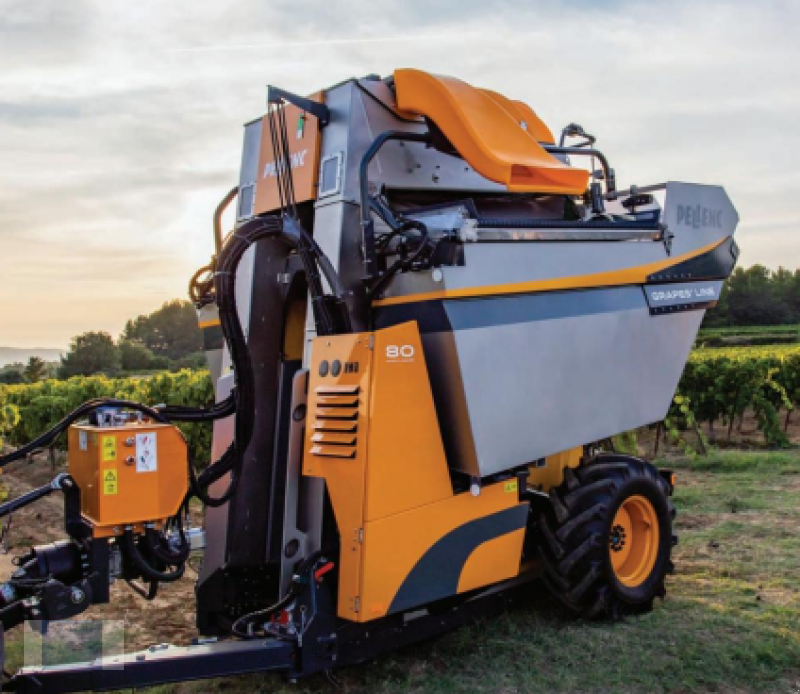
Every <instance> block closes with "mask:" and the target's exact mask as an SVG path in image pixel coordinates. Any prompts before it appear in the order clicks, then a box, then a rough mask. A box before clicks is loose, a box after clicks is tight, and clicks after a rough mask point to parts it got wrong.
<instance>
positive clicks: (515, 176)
mask: <svg viewBox="0 0 800 694" xmlns="http://www.w3.org/2000/svg"><path fill="white" fill-rule="evenodd" d="M394 81H395V86H396V93H397V106H398V107H399V108H401V109H402V110H404V111H409V112H411V113H417V114H420V115H424V116H427V117H428V118H430V119H431V120H432V121H433V122H434V123H436V125H437V126H438V127H439V128H440V129H441V131H442V132H443V133H444V135H445V136H446V137H447V139H448V140H449V141H450V142H451V143H452V145H453V146H454V147H455V148H456V150H457V151H458V152H459V154H461V156H462V157H464V159H466V160H467V162H469V164H471V165H472V167H473V168H474V169H475V170H476V171H477V172H478V173H479V174H481V175H482V176H484V177H486V178H488V179H489V180H490V181H496V182H498V183H502V184H504V185H505V186H506V187H507V188H508V190H510V191H512V192H519V193H562V194H567V195H581V194H582V193H583V192H584V191H585V190H586V186H587V184H588V180H589V173H588V172H587V171H584V170H583V169H578V168H573V167H571V166H568V165H567V164H564V163H563V162H561V161H559V160H558V159H556V158H555V157H553V156H552V155H550V154H549V153H548V152H546V151H545V150H544V149H543V148H542V146H541V145H540V144H539V142H544V143H551V142H552V141H553V135H552V133H551V132H550V130H549V129H548V128H547V126H545V124H544V123H543V122H542V121H541V119H539V117H538V116H537V115H536V114H535V113H534V112H533V110H532V109H531V108H530V107H529V106H527V105H525V104H522V103H519V102H515V101H511V100H510V99H507V98H506V97H504V96H502V95H501V94H498V93H497V92H492V91H489V90H482V89H476V88H475V87H473V86H471V85H469V84H467V83H466V82H462V81H461V80H457V79H455V78H454V77H446V76H441V75H433V74H431V73H428V72H423V71H421V70H409V69H404V70H395V72H394Z"/></svg>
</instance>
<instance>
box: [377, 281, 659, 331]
mask: <svg viewBox="0 0 800 694" xmlns="http://www.w3.org/2000/svg"><path fill="white" fill-rule="evenodd" d="M645 307H646V303H645V300H644V295H643V294H642V289H641V286H639V285H630V286H625V287H608V288H603V289H580V290H571V291H558V292H536V293H533V294H514V295H511V296H493V297H487V298H480V299H435V300H432V301H424V302H414V303H409V304H394V305H390V306H383V307H380V308H377V309H376V311H375V327H376V328H378V329H380V328H386V327H389V326H391V325H398V324H399V323H405V322H406V321H412V320H414V321H417V324H418V325H419V331H420V333H422V334H426V333H435V332H449V331H452V330H471V329H474V328H488V327H495V326H501V325H512V324H514V323H530V322H533V321H545V320H556V319H559V318H574V317H577V316H586V315H596V314H600V313H615V312H618V311H629V310H635V309H641V308H645Z"/></svg>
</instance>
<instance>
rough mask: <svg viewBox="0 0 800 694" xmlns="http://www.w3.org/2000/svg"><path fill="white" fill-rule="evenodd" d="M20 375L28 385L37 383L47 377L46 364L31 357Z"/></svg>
mask: <svg viewBox="0 0 800 694" xmlns="http://www.w3.org/2000/svg"><path fill="white" fill-rule="evenodd" d="M22 375H23V376H24V377H25V380H26V381H27V382H28V383H38V382H39V381H41V380H42V379H43V378H45V377H46V376H47V363H46V362H45V360H44V359H41V358H39V357H31V358H30V359H28V363H27V365H26V366H25V370H24V371H23V372H22Z"/></svg>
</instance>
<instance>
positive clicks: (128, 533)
mask: <svg viewBox="0 0 800 694" xmlns="http://www.w3.org/2000/svg"><path fill="white" fill-rule="evenodd" d="M122 549H123V551H124V552H125V554H126V556H127V557H128V559H130V561H131V563H132V564H133V565H134V566H135V567H136V568H137V569H138V570H139V572H140V573H141V574H142V577H143V578H145V579H147V580H148V581H161V582H163V583H171V582H172V581H177V580H178V579H179V578H181V577H182V576H183V574H184V572H185V571H186V564H180V565H178V566H176V567H175V569H174V570H173V571H160V570H159V569H157V568H155V567H154V566H152V565H151V564H150V563H148V561H147V560H146V559H145V558H144V557H143V556H142V554H141V552H140V551H139V548H138V547H137V546H136V540H135V538H134V535H133V530H132V529H131V528H125V532H124V533H123V535H122Z"/></svg>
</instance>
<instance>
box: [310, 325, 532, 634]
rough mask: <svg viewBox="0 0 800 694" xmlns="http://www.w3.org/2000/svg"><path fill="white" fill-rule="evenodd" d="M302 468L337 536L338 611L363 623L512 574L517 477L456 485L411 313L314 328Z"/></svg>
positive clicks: (517, 542)
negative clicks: (383, 324)
mask: <svg viewBox="0 0 800 694" xmlns="http://www.w3.org/2000/svg"><path fill="white" fill-rule="evenodd" d="M309 373H310V379H309V400H308V412H309V421H308V426H307V433H306V451H305V457H304V465H303V471H304V474H306V475H309V476H313V477H322V478H324V479H325V481H326V486H327V489H328V491H329V493H330V497H331V502H332V504H333V510H334V513H335V515H336V521H337V525H338V526H339V533H340V538H341V545H342V549H341V556H340V566H339V571H340V574H339V576H340V578H339V600H338V614H339V616H340V617H343V618H345V619H350V620H353V621H357V622H366V621H369V620H372V619H377V618H379V617H383V616H384V615H386V614H391V613H394V612H399V611H402V610H407V609H410V608H413V607H415V606H418V605H423V604H427V603H430V602H434V601H435V600H438V599H442V598H445V597H449V596H452V595H455V594H457V593H463V592H465V591H468V590H472V589H474V588H478V587H481V586H486V585H489V584H492V583H495V582H498V581H502V580H504V579H507V578H511V577H513V576H516V575H517V573H518V572H519V568H520V560H521V555H522V544H523V539H524V534H525V523H526V520H527V516H528V504H527V503H521V502H520V501H519V493H518V480H517V479H516V478H514V477H510V478H508V479H505V480H500V481H497V482H495V483H493V484H491V485H488V486H485V487H484V488H483V489H481V490H480V493H479V494H478V495H473V494H472V493H470V492H469V491H462V492H460V493H455V492H454V490H453V485H452V482H451V479H450V474H449V471H448V468H447V461H446V458H445V452H444V447H443V445H442V440H441V434H440V431H439V425H438V421H437V417H436V410H435V408H434V403H433V397H432V394H431V389H430V383H429V380H428V371H427V367H426V364H425V357H424V354H423V352H422V343H421V340H420V336H419V331H418V328H417V326H416V323H406V324H403V325H399V326H395V327H392V328H387V329H384V330H379V331H376V332H374V333H361V334H349V335H339V336H335V337H319V338H316V339H315V340H314V344H313V348H312V357H311V364H310V372H309Z"/></svg>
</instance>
